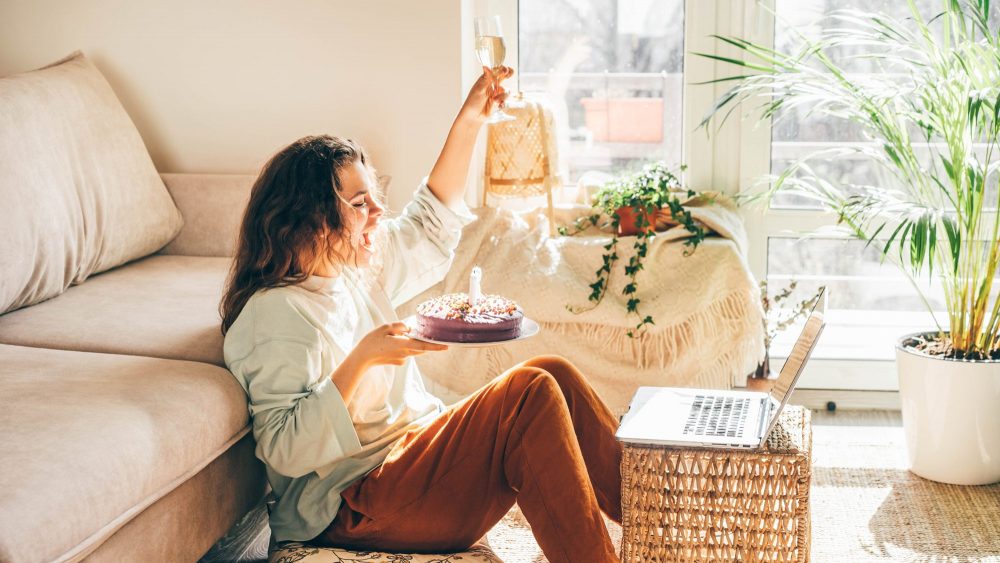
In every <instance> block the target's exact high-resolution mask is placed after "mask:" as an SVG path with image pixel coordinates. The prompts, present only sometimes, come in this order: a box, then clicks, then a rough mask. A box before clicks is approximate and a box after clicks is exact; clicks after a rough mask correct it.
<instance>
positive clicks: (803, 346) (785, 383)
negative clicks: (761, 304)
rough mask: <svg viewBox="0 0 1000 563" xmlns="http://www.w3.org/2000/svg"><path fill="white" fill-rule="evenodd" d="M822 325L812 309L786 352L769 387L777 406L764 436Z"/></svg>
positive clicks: (775, 417)
mask: <svg viewBox="0 0 1000 563" xmlns="http://www.w3.org/2000/svg"><path fill="white" fill-rule="evenodd" d="M823 326H825V323H824V322H823V314H822V313H820V312H819V311H815V310H814V311H813V312H812V314H810V315H809V318H808V319H806V326H805V327H803V328H802V334H800V335H799V338H798V340H796V341H795V346H794V347H792V351H791V353H789V354H788V359H786V360H785V365H783V366H781V373H780V374H779V375H778V380H777V381H775V382H774V386H773V387H772V388H771V398H772V399H774V400H775V401H776V402H777V403H778V408H776V409H774V412H773V413H771V420H770V421H768V425H767V431H766V432H764V436H767V435H768V434H770V432H771V429H772V428H774V424H775V422H777V420H778V415H779V414H781V409H783V408H784V407H785V403H786V402H787V401H788V395H789V391H790V390H791V389H792V388H793V387H795V382H796V381H798V379H799V376H800V375H802V368H804V367H805V365H806V360H808V359H809V356H810V355H811V354H812V351H813V348H815V347H816V340H817V339H818V338H819V334H820V333H821V332H822V331H823Z"/></svg>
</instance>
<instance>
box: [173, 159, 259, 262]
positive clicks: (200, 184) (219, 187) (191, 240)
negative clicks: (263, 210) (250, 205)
mask: <svg viewBox="0 0 1000 563" xmlns="http://www.w3.org/2000/svg"><path fill="white" fill-rule="evenodd" d="M160 177H161V178H163V183H164V184H165V185H166V186H167V191H169V192H170V196H171V197H173V198H174V203H175V204H177V208H178V209H180V210H181V214H182V215H184V228H183V229H181V232H180V234H178V235H177V237H175V238H174V240H172V241H170V244H168V245H167V246H165V247H164V248H163V250H162V251H161V253H162V254H183V255H185V256H233V255H235V254H236V238H237V236H238V235H239V230H240V222H241V221H242V220H243V213H244V211H246V208H247V202H248V201H249V200H250V188H251V186H253V182H254V180H255V179H256V176H253V175H251V174H160Z"/></svg>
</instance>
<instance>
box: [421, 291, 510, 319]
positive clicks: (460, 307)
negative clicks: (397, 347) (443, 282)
mask: <svg viewBox="0 0 1000 563" xmlns="http://www.w3.org/2000/svg"><path fill="white" fill-rule="evenodd" d="M519 309H520V308H519V307H518V305H517V303H515V302H514V301H512V300H510V299H507V298H506V297H502V296H500V295H483V296H482V297H480V298H479V301H478V303H476V305H475V306H473V305H471V304H470V303H469V296H468V294H466V293H448V294H446V295H442V296H440V297H436V298H434V299H430V300H428V301H424V302H423V303H421V304H420V305H418V306H417V312H418V313H420V314H421V315H424V316H426V317H438V318H444V319H465V318H467V317H478V316H505V315H511V314H513V313H514V312H516V311H518V310H519Z"/></svg>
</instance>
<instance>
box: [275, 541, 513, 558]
mask: <svg viewBox="0 0 1000 563" xmlns="http://www.w3.org/2000/svg"><path fill="white" fill-rule="evenodd" d="M348 561H363V562H364V563H453V562H454V563H457V562H459V561H461V563H476V562H480V563H503V561H502V560H501V559H500V558H499V557H497V555H496V554H495V553H493V550H492V549H491V548H490V546H489V544H487V543H486V541H485V540H480V541H479V543H477V544H475V545H473V546H472V547H470V548H469V549H468V550H467V551H463V552H461V553H451V554H426V553H419V554H417V553H383V552H378V551H354V550H350V549H342V548H339V547H319V546H315V545H309V544H304V543H299V542H286V543H283V544H281V545H279V546H278V547H277V548H275V549H272V550H271V554H270V556H269V557H268V563H293V562H294V563H297V562H302V563H340V562H348Z"/></svg>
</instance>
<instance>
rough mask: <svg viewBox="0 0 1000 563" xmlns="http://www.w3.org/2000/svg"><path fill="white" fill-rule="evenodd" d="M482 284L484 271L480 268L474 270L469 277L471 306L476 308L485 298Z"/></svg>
mask: <svg viewBox="0 0 1000 563" xmlns="http://www.w3.org/2000/svg"><path fill="white" fill-rule="evenodd" d="M482 282H483V271H482V270H481V269H480V268H479V266H476V267H474V268H472V273H471V274H470V275H469V305H470V306H472V307H475V306H476V303H477V302H479V299H480V298H482V296H483V291H482V286H481V284H482Z"/></svg>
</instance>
